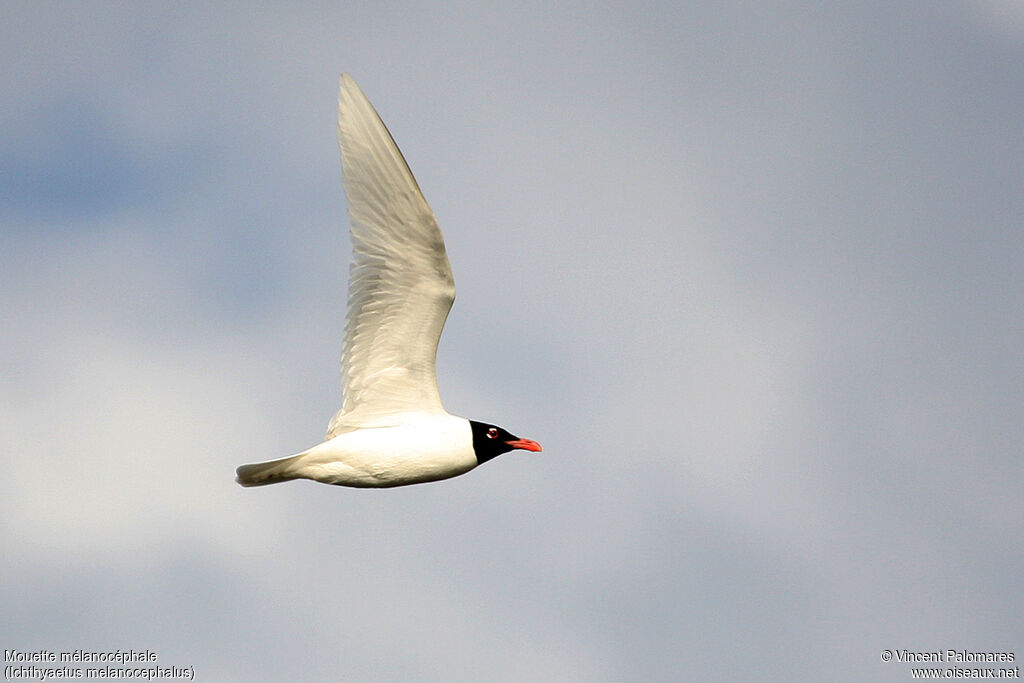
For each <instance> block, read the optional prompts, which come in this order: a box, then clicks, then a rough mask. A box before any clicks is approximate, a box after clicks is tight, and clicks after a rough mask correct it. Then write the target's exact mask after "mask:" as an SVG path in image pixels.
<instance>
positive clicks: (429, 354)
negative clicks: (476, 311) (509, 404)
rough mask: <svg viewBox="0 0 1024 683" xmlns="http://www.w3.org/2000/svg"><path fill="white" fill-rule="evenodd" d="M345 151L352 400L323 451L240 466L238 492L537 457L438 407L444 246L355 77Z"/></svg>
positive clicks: (341, 123) (455, 471)
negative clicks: (520, 453)
mask: <svg viewBox="0 0 1024 683" xmlns="http://www.w3.org/2000/svg"><path fill="white" fill-rule="evenodd" d="M338 144H339V145H340V147H341V161H342V167H343V169H344V179H345V195H346V196H347V198H348V214H349V222H350V223H351V235H352V264H351V266H350V267H349V281H348V287H349V291H348V313H347V315H346V322H345V341H344V345H343V348H342V355H341V377H342V389H343V391H344V401H343V403H342V407H341V410H339V411H338V413H337V414H336V415H335V416H334V418H333V419H331V422H330V425H329V426H328V428H327V436H326V439H325V441H324V442H323V443H321V444H319V445H318V446H314V447H313V448H311V449H309V450H308V451H305V452H303V453H299V454H298V455H293V456H290V457H287V458H282V459H280V460H271V461H269V462H261V463H254V464H251V465H242V466H241V467H239V468H238V470H237V475H238V476H237V481H238V483H239V484H241V485H242V486H262V485H264V484H274V483H277V482H281V481H288V480H291V479H312V480H315V481H319V482H323V483H325V484H336V485H338V486H356V487H389V486H405V485H407V484H418V483H421V482H427V481H436V480H439V479H447V478H449V477H454V476H456V475H459V474H463V473H465V472H468V471H469V470H471V469H473V468H474V467H476V466H477V465H479V464H481V463H484V462H487V461H488V460H490V459H492V458H494V457H496V456H498V455H500V454H502V453H507V452H508V451H511V450H514V449H517V448H518V449H523V450H527V451H540V450H541V447H540V444H538V443H537V442H536V441H531V440H529V439H520V438H519V437H517V436H513V435H512V434H510V433H508V432H507V431H505V430H504V429H502V428H501V427H498V426H496V425H491V424H486V423H483V422H477V421H474V420H467V419H465V418H462V417H456V416H455V415H450V414H449V413H448V412H446V411H445V409H444V407H443V406H442V405H441V396H440V394H439V393H438V390H437V376H436V373H435V369H434V365H435V359H436V356H437V343H438V341H439V340H440V338H441V330H442V328H443V327H444V322H445V319H446V318H447V317H448V311H449V310H451V307H452V302H453V301H454V300H455V281H454V279H453V278H452V271H451V266H450V265H449V264H448V254H447V252H446V251H445V247H444V238H443V237H442V236H441V229H440V228H439V227H438V225H437V220H436V219H435V218H434V213H433V211H431V210H430V207H429V206H428V205H427V201H426V199H424V198H423V194H422V192H420V188H419V185H418V184H417V183H416V179H415V178H413V175H412V171H410V170H409V166H408V165H407V164H406V162H405V159H404V158H403V157H402V153H401V152H400V151H399V150H398V147H397V146H396V145H395V142H394V140H393V139H392V137H391V134H390V133H389V132H388V129H387V128H386V127H385V126H384V122H383V121H381V119H380V116H378V115H377V112H376V111H375V110H374V108H373V105H371V104H370V102H369V100H367V99H366V96H365V95H363V92H362V91H361V90H360V89H359V86H358V85H356V82H355V81H354V80H352V77H351V76H349V75H348V74H343V75H342V76H341V90H340V93H339V95H338Z"/></svg>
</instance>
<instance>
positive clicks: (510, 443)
mask: <svg viewBox="0 0 1024 683" xmlns="http://www.w3.org/2000/svg"><path fill="white" fill-rule="evenodd" d="M469 426H470V427H472V429H473V451H474V452H475V453H476V461H477V462H478V463H480V464H483V463H485V462H487V461H488V460H490V459H492V458H496V457H498V456H499V455H501V454H502V453H508V452H509V451H512V450H515V449H517V448H520V449H522V450H524V451H539V450H540V444H539V443H537V442H536V441H530V440H529V439H520V438H519V437H518V436H514V435H512V434H509V433H508V432H506V431H505V430H504V429H502V428H501V427H497V426H495V425H489V424H486V423H484V422H474V421H473V420H470V421H469Z"/></svg>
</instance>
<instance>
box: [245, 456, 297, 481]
mask: <svg viewBox="0 0 1024 683" xmlns="http://www.w3.org/2000/svg"><path fill="white" fill-rule="evenodd" d="M304 455H306V454H305V453H299V454H298V455H290V456H288V457H287V458H280V459H278V460H268V461H267V462H255V463H252V464H250V465H242V466H241V467H239V468H238V469H237V470H235V474H236V476H235V481H237V482H238V483H239V484H241V485H242V486H266V485H267V484H276V483H278V482H281V481H289V480H291V479H298V478H300V477H301V476H302V475H301V474H299V472H298V467H297V465H298V464H299V460H301V459H302V457H303V456H304Z"/></svg>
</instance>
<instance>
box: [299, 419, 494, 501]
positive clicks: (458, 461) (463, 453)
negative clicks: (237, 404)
mask: <svg viewBox="0 0 1024 683" xmlns="http://www.w3.org/2000/svg"><path fill="white" fill-rule="evenodd" d="M445 427H446V428H445V429H440V430H438V429H432V430H430V431H429V432H427V433H426V435H425V434H424V430H422V429H417V428H414V427H382V428H377V429H360V430H358V431H355V432H349V433H345V434H340V435H338V436H336V437H334V438H333V439H331V440H330V441H325V442H324V443H322V444H320V445H319V446H316V447H315V448H313V449H312V450H310V451H309V452H308V454H307V458H306V459H305V460H306V462H305V463H304V466H303V476H305V477H308V478H309V479H315V480H316V481H320V482H323V483H325V484H335V485H338V486H355V487H360V488H385V487H390V486H405V485H408V484H419V483H422V482H428V481H438V480H440V479H448V478H449V477H454V476H457V475H460V474H463V473H465V472H468V471H469V470H471V469H473V468H474V467H475V466H476V465H477V460H476V456H475V455H474V453H473V448H472V434H471V433H468V434H463V431H466V432H469V430H468V425H467V429H466V430H463V429H461V425H445ZM453 427H454V428H453Z"/></svg>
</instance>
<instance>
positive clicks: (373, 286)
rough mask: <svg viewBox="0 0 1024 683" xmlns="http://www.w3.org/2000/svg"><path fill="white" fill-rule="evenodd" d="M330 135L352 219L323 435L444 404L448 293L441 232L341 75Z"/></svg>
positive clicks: (451, 294) (379, 126)
mask: <svg viewBox="0 0 1024 683" xmlns="http://www.w3.org/2000/svg"><path fill="white" fill-rule="evenodd" d="M338 144H339V145H340V147H341V161H342V166H343V167H344V173H345V195H346V196H347V197H348V215H349V221H350V223H351V226H352V265H351V266H350V267H349V280H348V314H347V317H346V323H345V343H344V347H343V349H342V355H341V381H342V389H343V390H344V392H345V398H344V403H343V404H342V407H341V410H340V411H339V412H338V414H337V415H335V416H334V418H333V419H332V420H331V424H330V426H329V427H328V431H327V438H328V439H330V438H332V437H334V436H336V435H338V434H341V433H343V432H346V431H351V430H353V429H357V428H361V427H371V426H386V425H392V424H397V423H399V422H401V421H402V418H401V415H402V414H403V413H408V412H427V413H444V408H443V407H442V405H441V396H440V394H439V393H438V391H437V376H436V374H435V371H434V362H435V358H436V356H437V342H438V340H439V339H440V338H441V330H442V328H443V327H444V321H445V319H446V318H447V317H448V311H449V310H451V307H452V302H453V301H454V300H455V281H454V279H453V278H452V270H451V266H450V265H449V264H448V254H447V253H446V252H445V248H444V238H443V237H442V236H441V229H440V228H439V227H438V225H437V220H436V219H435V218H434V213H433V212H432V211H431V210H430V207H429V206H428V205H427V201H426V200H425V199H424V198H423V194H422V193H421V192H420V188H419V185H417V184H416V179H415V178H413V176H412V172H411V171H410V170H409V166H408V165H407V164H406V162H405V159H404V158H403V157H402V153H401V152H400V151H398V147H397V146H396V145H395V141H394V140H393V139H392V138H391V134H390V133H389V132H388V129H387V128H385V127H384V123H383V121H381V119H380V116H378V115H377V112H376V111H375V110H374V108H373V105H371V104H370V102H369V100H367V99H366V96H365V95H363V93H362V91H361V90H360V89H359V86H358V85H356V82H355V81H354V80H352V77H351V76H349V75H348V74H344V75H342V77H341V91H340V93H339V95H338Z"/></svg>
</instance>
